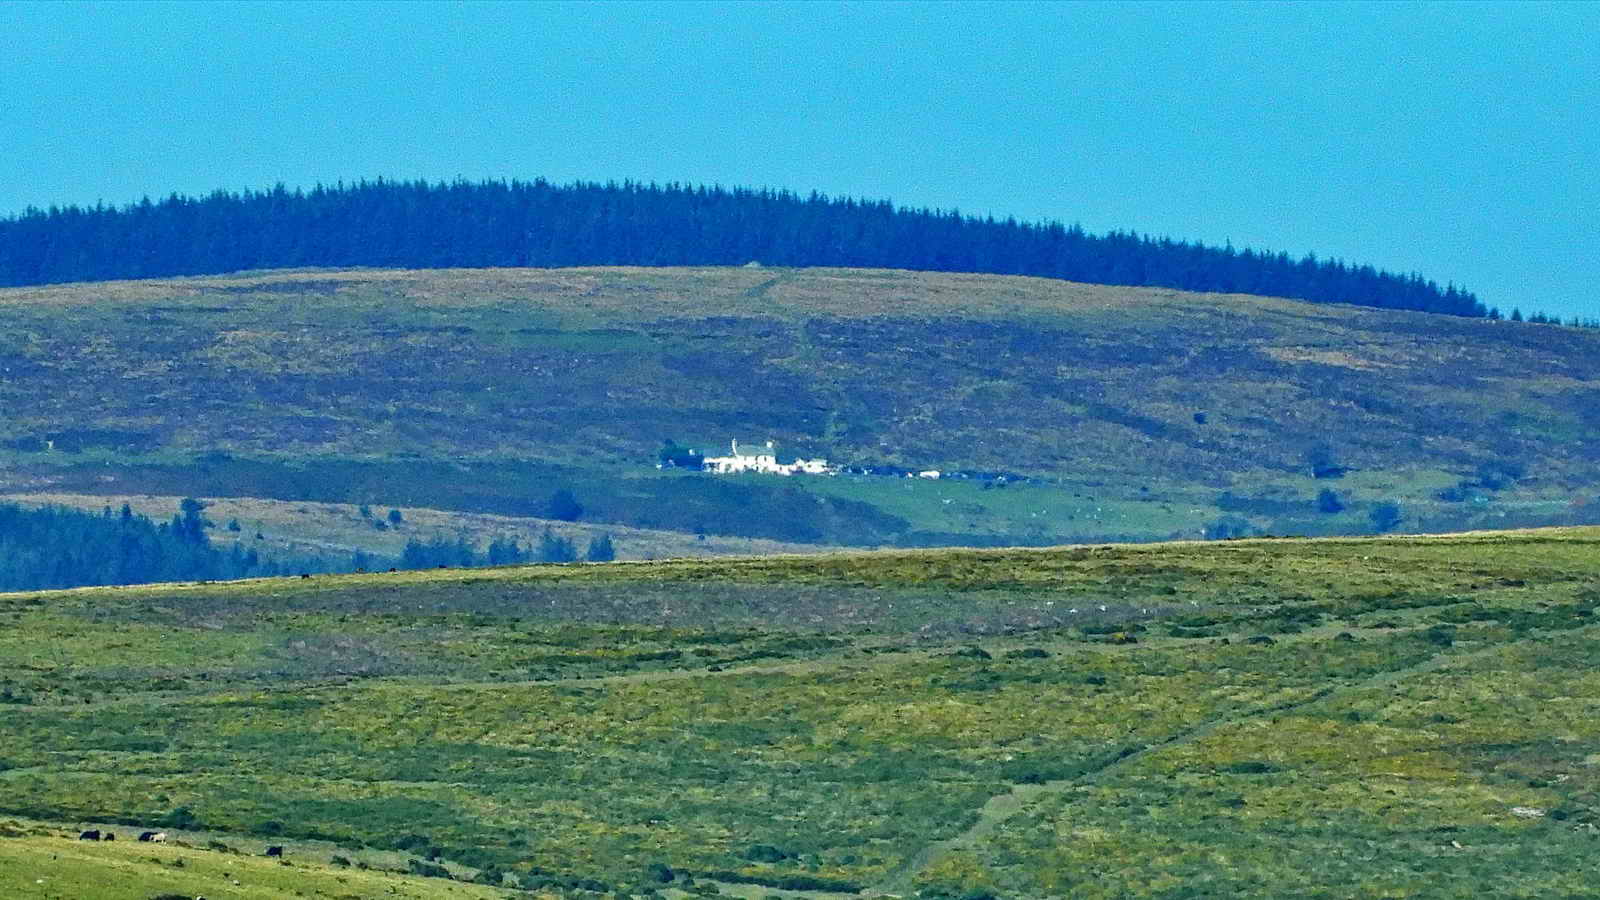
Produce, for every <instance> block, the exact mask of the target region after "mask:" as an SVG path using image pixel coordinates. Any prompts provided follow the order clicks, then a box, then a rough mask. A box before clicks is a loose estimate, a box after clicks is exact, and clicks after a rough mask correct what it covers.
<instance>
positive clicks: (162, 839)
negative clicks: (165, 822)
mask: <svg viewBox="0 0 1600 900" xmlns="http://www.w3.org/2000/svg"><path fill="white" fill-rule="evenodd" d="M150 840H152V841H154V842H156V843H157V844H165V843H166V842H167V833H166V832H165V831H158V832H156V833H155V834H153V835H151V836H150Z"/></svg>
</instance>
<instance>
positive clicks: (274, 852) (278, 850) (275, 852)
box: [267, 847, 283, 856]
mask: <svg viewBox="0 0 1600 900" xmlns="http://www.w3.org/2000/svg"><path fill="white" fill-rule="evenodd" d="M267 855H268V856H282V855H283V848H282V847H268V848H267Z"/></svg>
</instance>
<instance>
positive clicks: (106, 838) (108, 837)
mask: <svg viewBox="0 0 1600 900" xmlns="http://www.w3.org/2000/svg"><path fill="white" fill-rule="evenodd" d="M116 839H117V833H116V832H115V831H108V832H106V833H105V835H103V836H102V837H101V838H100V840H102V841H114V840H116Z"/></svg>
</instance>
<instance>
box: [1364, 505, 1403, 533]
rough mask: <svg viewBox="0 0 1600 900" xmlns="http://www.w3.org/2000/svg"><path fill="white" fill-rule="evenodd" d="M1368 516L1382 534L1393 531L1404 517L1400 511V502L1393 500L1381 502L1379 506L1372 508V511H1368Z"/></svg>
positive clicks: (1373, 525)
mask: <svg viewBox="0 0 1600 900" xmlns="http://www.w3.org/2000/svg"><path fill="white" fill-rule="evenodd" d="M1368 517H1369V518H1370V519H1372V527H1373V528H1374V529H1375V530H1377V532H1378V533H1379V534H1382V533H1383V532H1386V531H1393V530H1394V528H1395V526H1396V525H1399V524H1400V520H1401V519H1402V518H1403V516H1402V515H1401V513H1400V504H1398V503H1395V502H1394V501H1393V500H1385V501H1384V502H1382V503H1379V504H1378V505H1377V506H1374V507H1373V508H1372V512H1371V513H1368Z"/></svg>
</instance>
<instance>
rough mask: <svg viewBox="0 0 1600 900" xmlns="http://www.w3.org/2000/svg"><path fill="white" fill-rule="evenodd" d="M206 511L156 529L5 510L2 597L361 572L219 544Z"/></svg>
mask: <svg viewBox="0 0 1600 900" xmlns="http://www.w3.org/2000/svg"><path fill="white" fill-rule="evenodd" d="M204 509H205V504H204V503H201V502H200V501H198V500H194V499H185V500H184V501H183V503H182V504H181V506H180V509H179V511H178V512H177V513H175V514H174V515H173V517H172V520H171V521H168V522H159V523H157V522H154V521H152V520H151V519H150V518H149V517H147V516H143V515H138V514H135V513H134V512H133V510H132V509H130V508H129V507H128V505H127V504H126V503H124V504H123V505H122V509H121V511H120V512H113V511H112V509H111V507H109V506H108V507H106V508H105V510H104V511H103V512H101V513H100V514H95V513H91V512H84V511H81V510H75V509H65V508H60V507H46V508H42V509H29V508H25V507H22V506H17V505H15V504H0V590H3V591H30V590H48V589H52V588H69V587H83V586H87V585H108V584H148V583H151V582H158V581H220V580H224V579H232V578H253V577H262V576H273V575H288V574H292V573H307V574H309V573H314V572H334V571H354V570H355V569H356V568H358V567H364V566H366V565H369V564H370V561H369V559H368V558H367V557H366V555H365V554H356V555H355V557H353V558H328V557H324V556H287V555H284V556H278V557H276V558H271V559H269V558H267V557H265V556H263V555H262V554H260V553H258V552H257V551H255V550H254V549H249V550H247V549H245V548H244V546H243V545H242V544H241V543H234V544H233V545H232V546H231V547H229V548H228V549H226V550H223V549H221V548H219V547H216V546H214V545H213V544H212V543H211V540H210V538H209V536H208V535H207V534H206V528H207V527H208V526H210V525H213V524H214V523H211V522H210V520H208V519H206V518H205V514H204Z"/></svg>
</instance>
